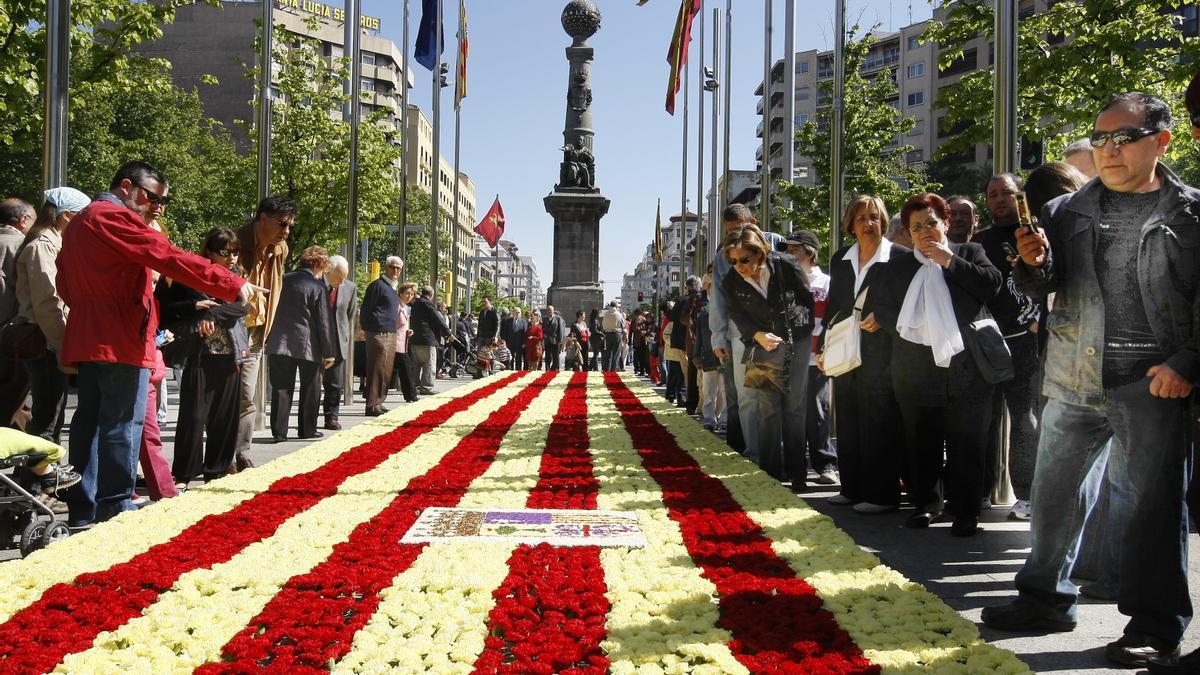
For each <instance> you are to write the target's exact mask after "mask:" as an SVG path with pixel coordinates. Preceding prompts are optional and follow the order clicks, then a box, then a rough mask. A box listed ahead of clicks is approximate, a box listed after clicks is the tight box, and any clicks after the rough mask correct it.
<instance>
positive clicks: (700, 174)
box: [684, 0, 716, 276]
mask: <svg viewBox="0 0 1200 675" xmlns="http://www.w3.org/2000/svg"><path fill="white" fill-rule="evenodd" d="M699 1H700V4H701V7H700V11H699V17H700V26H699V31H700V44H698V45H696V56H697V57H698V58H699V59H700V68H699V70H698V71H697V75H698V77H697V78H696V83H697V84H698V85H699V86H698V87H696V98H697V99H698V104H699V109H698V110H697V111H696V135H697V146H696V244H695V246H693V247H692V273H693V274H695V275H697V276H700V275H701V274H703V272H702V271H701V270H702V269H703V267H702V265H704V257H705V254H706V253H707V249H708V244H707V243H704V245H703V246H702V245H701V243H702V242H704V239H705V237H702V236H701V233H702V232H703V231H704V230H703V229H702V225H703V222H704V218H703V215H704V7H703V5H704V2H703V0H699ZM713 142H714V143H716V140H715V139H714V141H713ZM684 229H685V230H686V229H687V228H684Z"/></svg>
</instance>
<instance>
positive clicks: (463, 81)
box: [454, 0, 468, 108]
mask: <svg viewBox="0 0 1200 675" xmlns="http://www.w3.org/2000/svg"><path fill="white" fill-rule="evenodd" d="M467 51H468V48H467V5H466V1H465V0H458V70H457V73H456V74H455V76H454V107H455V108H460V107H462V100H463V99H464V98H466V97H467Z"/></svg>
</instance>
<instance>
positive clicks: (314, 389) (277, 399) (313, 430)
mask: <svg viewBox="0 0 1200 675" xmlns="http://www.w3.org/2000/svg"><path fill="white" fill-rule="evenodd" d="M270 358H271V360H270V369H269V373H270V376H271V435H272V436H274V437H275V438H287V428H288V417H289V416H290V415H291V414H292V395H293V394H294V393H295V391H296V371H300V411H299V413H298V415H297V420H296V431H297V432H299V435H300V438H312V437H313V436H316V435H317V413H318V412H319V411H320V392H321V362H319V361H301V360H300V359H294V358H292V357H290V356H281V355H279V354H271V356H270Z"/></svg>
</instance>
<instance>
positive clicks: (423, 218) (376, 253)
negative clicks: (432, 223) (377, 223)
mask: <svg viewBox="0 0 1200 675" xmlns="http://www.w3.org/2000/svg"><path fill="white" fill-rule="evenodd" d="M432 204H433V197H432V196H431V195H430V194H429V193H428V192H425V191H424V190H420V189H416V188H413V187H412V186H410V187H409V190H408V220H409V222H410V223H414V224H415V223H428V222H429V220H430V214H429V209H430V207H431V206H432ZM394 208H395V209H396V211H395V212H394V222H397V223H399V222H400V215H399V208H400V207H399V202H397V203H396V205H395V207H394ZM441 212H442V222H447V221H448V220H449V219H450V217H451V216H450V212H449V211H446V210H445V209H442V210H441ZM389 222H390V221H389ZM423 227H424V229H423V230H422V231H421V232H414V233H410V234H409V235H408V241H407V248H408V250H407V251H401V250H400V231H399V228H396V231H395V232H391V231H386V230H385V231H383V232H380V233H379V234H377V235H375V236H373V237H371V241H370V243H369V244H368V245H367V255H368V256H369V257H370V258H371V259H372V260H383V259H385V258H387V257H388V256H389V255H398V256H400V258H401V259H403V260H404V267H405V273H406V275H407V278H408V279H409V280H410V281H412V282H414V283H416V284H417V285H418V286H424V285H425V284H427V283H429V270H430V268H431V266H432V264H433V251H432V249H431V247H430V245H429V232H428V227H429V226H428V225H427V224H426V225H424V226H423ZM440 235H441V236H440V237H439V238H438V245H439V246H438V250H439V252H440V253H441V267H442V271H443V272H444V271H445V270H447V269H449V267H448V266H447V261H449V260H450V255H451V246H452V244H453V241H452V240H451V238H450V230H449V228H448V227H443V228H442V231H441V233H440Z"/></svg>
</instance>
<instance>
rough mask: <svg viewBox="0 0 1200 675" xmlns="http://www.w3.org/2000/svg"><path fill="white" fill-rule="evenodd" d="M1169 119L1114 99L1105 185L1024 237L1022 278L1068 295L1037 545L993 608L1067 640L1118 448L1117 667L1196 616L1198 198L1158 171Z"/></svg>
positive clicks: (988, 618)
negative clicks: (1120, 617)
mask: <svg viewBox="0 0 1200 675" xmlns="http://www.w3.org/2000/svg"><path fill="white" fill-rule="evenodd" d="M1170 127H1171V112H1170V108H1169V107H1168V106H1167V105H1166V104H1165V103H1164V102H1163V101H1161V100H1159V99H1157V98H1155V97H1153V96H1149V95H1146V94H1143V93H1140V92H1132V93H1128V94H1120V95H1117V96H1114V97H1113V98H1112V99H1110V101H1109V102H1108V104H1107V105H1106V106H1105V107H1104V109H1103V110H1102V111H1101V112H1100V114H1099V116H1098V117H1097V118H1096V123H1095V127H1094V130H1093V133H1092V135H1091V143H1092V147H1093V151H1092V154H1093V158H1094V160H1095V163H1096V168H1097V170H1098V172H1099V177H1100V180H1099V181H1091V182H1089V183H1088V184H1087V185H1085V186H1084V187H1083V188H1082V189H1080V190H1079V191H1078V192H1075V193H1072V194H1069V195H1064V196H1062V197H1059V198H1058V199H1055V200H1053V201H1051V202H1050V203H1049V204H1047V205H1046V206H1045V208H1044V209H1043V210H1042V217H1041V223H1042V227H1041V228H1039V229H1038V230H1032V229H1031V228H1028V227H1022V228H1020V229H1019V230H1018V232H1017V250H1018V252H1019V253H1020V257H1021V260H1020V262H1019V264H1018V265H1017V268H1016V270H1015V271H1014V278H1015V279H1016V280H1017V283H1018V284H1019V285H1020V287H1021V288H1022V290H1024V291H1025V292H1027V293H1029V294H1030V295H1034V296H1045V295H1046V294H1048V293H1051V292H1053V293H1056V296H1055V298H1056V299H1055V304H1054V309H1053V311H1052V312H1051V314H1050V317H1049V319H1048V320H1047V322H1046V329H1047V330H1048V331H1049V340H1048V345H1047V349H1046V359H1045V366H1044V368H1045V370H1044V385H1043V392H1042V393H1043V394H1045V395H1046V396H1047V397H1048V398H1049V402H1048V403H1047V404H1046V407H1045V411H1044V412H1043V415H1042V430H1041V438H1040V442H1039V445H1038V455H1037V468H1036V471H1035V473H1034V481H1033V493H1032V502H1033V504H1032V507H1033V522H1032V526H1031V529H1032V535H1033V536H1032V549H1031V551H1030V554H1029V557H1028V559H1027V560H1026V561H1025V565H1024V567H1023V568H1022V569H1021V571H1020V572H1019V573H1018V574H1017V580H1016V586H1017V590H1018V592H1019V596H1018V598H1017V599H1016V601H1015V602H1013V603H1011V604H1009V605H1004V606H1000V607H988V608H985V609H984V610H983V622H984V623H985V624H987V625H988V626H991V627H992V628H996V629H1000V630H1013V631H1036V632H1057V631H1069V630H1072V629H1074V628H1075V625H1076V601H1077V596H1078V591H1077V589H1076V587H1075V586H1074V585H1073V584H1072V583H1071V581H1070V579H1069V576H1070V573H1071V567H1072V564H1073V562H1074V557H1075V552H1076V550H1077V548H1078V544H1079V537H1080V531H1081V529H1082V525H1083V521H1084V515H1085V514H1086V512H1087V510H1088V509H1089V508H1090V506H1091V504H1090V503H1089V502H1090V501H1092V500H1094V495H1092V494H1089V493H1088V490H1087V488H1086V486H1085V482H1086V476H1087V474H1088V472H1089V470H1090V468H1091V467H1092V466H1093V465H1094V464H1095V462H1096V461H1097V459H1098V457H1099V456H1100V454H1101V452H1102V450H1103V448H1104V447H1105V445H1106V444H1107V443H1108V441H1109V439H1110V438H1113V437H1115V438H1116V439H1117V440H1118V441H1119V442H1118V443H1114V444H1112V449H1111V452H1110V454H1109V458H1108V466H1107V471H1108V480H1109V483H1110V486H1111V487H1112V495H1113V501H1112V505H1111V510H1110V517H1111V518H1113V519H1114V521H1113V523H1112V525H1113V530H1114V534H1115V535H1116V536H1117V537H1118V539H1117V541H1119V546H1120V560H1121V563H1120V570H1119V573H1118V577H1119V579H1120V585H1119V590H1118V608H1119V610H1120V611H1121V613H1122V614H1125V615H1127V616H1129V617H1130V620H1129V623H1128V624H1127V625H1126V626H1125V630H1124V635H1123V636H1122V637H1121V638H1120V639H1119V640H1117V641H1115V642H1112V643H1110V644H1109V645H1108V647H1107V648H1106V649H1105V656H1106V657H1107V658H1108V660H1110V661H1112V662H1114V663H1117V664H1120V665H1122V666H1127V667H1141V666H1145V665H1146V664H1147V661H1148V660H1149V659H1150V658H1152V657H1156V656H1161V657H1171V656H1173V655H1176V654H1178V649H1179V647H1178V645H1179V641H1180V638H1181V637H1182V635H1183V632H1184V630H1185V629H1186V627H1187V625H1188V623H1189V621H1190V620H1191V617H1192V606H1191V600H1190V598H1189V595H1188V586H1187V567H1186V562H1185V561H1186V559H1187V554H1186V546H1187V542H1186V536H1187V530H1188V528H1187V524H1186V522H1185V520H1184V512H1185V509H1184V490H1185V486H1186V484H1187V480H1186V477H1185V469H1186V467H1187V464H1188V454H1189V451H1190V439H1189V436H1190V430H1189V414H1188V397H1189V396H1190V394H1191V392H1192V387H1193V386H1194V385H1195V384H1200V351H1198V347H1197V343H1198V337H1200V336H1198V335H1197V330H1196V326H1195V318H1194V317H1195V316H1196V312H1197V311H1198V310H1200V304H1198V303H1197V297H1198V296H1197V290H1196V289H1197V281H1198V280H1200V279H1198V277H1200V220H1198V217H1200V190H1196V189H1194V188H1192V187H1189V186H1187V185H1184V184H1183V183H1182V182H1181V181H1180V180H1179V178H1178V177H1177V176H1176V175H1175V174H1174V173H1173V172H1171V170H1170V169H1168V168H1167V167H1166V166H1164V165H1162V164H1161V163H1160V162H1159V157H1162V156H1163V154H1164V152H1165V151H1166V148H1167V145H1168V144H1169V143H1170V141H1171V132H1170Z"/></svg>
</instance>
